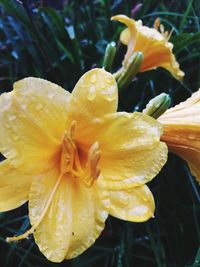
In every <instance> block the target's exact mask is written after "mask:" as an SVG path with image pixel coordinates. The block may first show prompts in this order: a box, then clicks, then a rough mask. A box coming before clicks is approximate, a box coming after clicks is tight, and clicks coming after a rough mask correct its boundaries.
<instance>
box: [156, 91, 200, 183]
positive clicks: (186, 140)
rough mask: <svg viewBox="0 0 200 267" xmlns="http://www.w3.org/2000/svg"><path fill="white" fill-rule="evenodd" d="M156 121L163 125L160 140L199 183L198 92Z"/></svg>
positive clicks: (199, 111)
mask: <svg viewBox="0 0 200 267" xmlns="http://www.w3.org/2000/svg"><path fill="white" fill-rule="evenodd" d="M158 120H159V122H161V123H162V124H163V125H164V133H163V135H162V137H161V138H162V140H163V141H164V142H166V143H167V145H168V147H169V149H170V150H171V151H172V152H174V153H176V154H177V155H179V156H180V157H181V158H183V159H184V160H186V161H187V163H188V165H189V167H190V169H191V172H192V174H193V175H194V176H195V177H196V179H197V181H198V183H200V90H199V91H197V92H196V93H194V94H193V95H192V96H191V97H190V98H188V99H187V100H186V101H185V102H182V103H180V104H179V105H177V106H175V107H173V108H170V109H169V110H167V111H166V112H165V113H164V114H163V115H162V116H161V117H159V119H158Z"/></svg>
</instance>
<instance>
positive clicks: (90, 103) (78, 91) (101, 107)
mask: <svg viewBox="0 0 200 267" xmlns="http://www.w3.org/2000/svg"><path fill="white" fill-rule="evenodd" d="M72 95H73V96H74V98H75V99H76V100H77V101H78V102H79V103H81V105H82V107H83V108H84V109H85V110H86V111H87V112H88V113H89V114H90V115H91V116H92V117H93V118H94V117H100V116H102V115H104V114H107V113H112V112H115V111H116V110H117V104H118V88H117V84H116V81H115V79H114V77H113V76H112V74H110V73H109V72H107V71H105V70H103V69H93V70H90V71H88V72H87V73H85V74H84V75H83V76H82V77H81V78H80V80H79V81H78V82H77V84H76V86H75V88H74V90H73V92H72ZM77 112H78V115H79V113H80V112H79V111H78V110H77Z"/></svg>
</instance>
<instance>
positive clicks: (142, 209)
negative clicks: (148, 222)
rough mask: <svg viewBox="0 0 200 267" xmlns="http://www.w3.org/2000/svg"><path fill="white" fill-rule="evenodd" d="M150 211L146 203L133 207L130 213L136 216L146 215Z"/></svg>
mask: <svg viewBox="0 0 200 267" xmlns="http://www.w3.org/2000/svg"><path fill="white" fill-rule="evenodd" d="M147 212H148V207H147V206H144V205H139V206H136V207H135V208H133V209H132V210H131V211H130V213H131V214H132V215H134V216H144V215H145V214H146V213H147Z"/></svg>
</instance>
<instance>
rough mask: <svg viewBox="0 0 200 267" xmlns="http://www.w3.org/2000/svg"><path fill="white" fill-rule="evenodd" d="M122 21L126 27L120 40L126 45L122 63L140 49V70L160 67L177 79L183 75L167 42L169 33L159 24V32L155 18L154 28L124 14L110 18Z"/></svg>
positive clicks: (171, 46)
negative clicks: (142, 58) (141, 54)
mask: <svg viewBox="0 0 200 267" xmlns="http://www.w3.org/2000/svg"><path fill="white" fill-rule="evenodd" d="M111 19H112V20H118V21H120V22H122V23H124V24H125V25H126V26H127V28H126V29H125V30H123V31H122V32H121V35H120V40H121V42H122V43H123V44H125V45H127V46H128V48H127V53H126V55H125V59H124V62H123V65H124V66H126V64H127V63H128V59H129V58H130V56H131V55H132V54H133V52H135V51H140V52H142V53H143V55H144V61H143V63H142V65H141V67H140V71H141V72H143V71H147V70H151V69H156V68H157V67H162V68H165V69H166V70H168V71H169V72H171V74H172V75H173V76H174V77H175V78H176V79H178V80H181V79H182V78H183V76H184V72H183V71H181V70H180V67H179V64H178V62H177V61H176V58H175V56H174V54H173V52H172V49H173V44H172V43H170V42H169V38H170V35H171V34H168V32H164V29H163V26H161V32H159V31H158V28H159V26H160V25H159V21H158V20H156V22H155V25H154V28H149V27H147V26H143V25H142V21H141V20H138V21H135V20H134V19H131V18H129V17H127V16H125V15H117V16H114V17H112V18H111Z"/></svg>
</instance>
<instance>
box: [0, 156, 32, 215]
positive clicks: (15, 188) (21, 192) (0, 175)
mask: <svg viewBox="0 0 200 267" xmlns="http://www.w3.org/2000/svg"><path fill="white" fill-rule="evenodd" d="M30 184H31V176H30V175H27V174H24V173H22V172H20V171H19V170H17V169H15V168H14V167H13V166H12V165H11V164H10V162H9V161H8V160H4V161H3V162H1V163H0V212H2V211H9V210H12V209H16V208H18V207H19V206H21V205H22V204H24V203H25V202H26V201H27V200H28V194H29V189H30Z"/></svg>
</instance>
